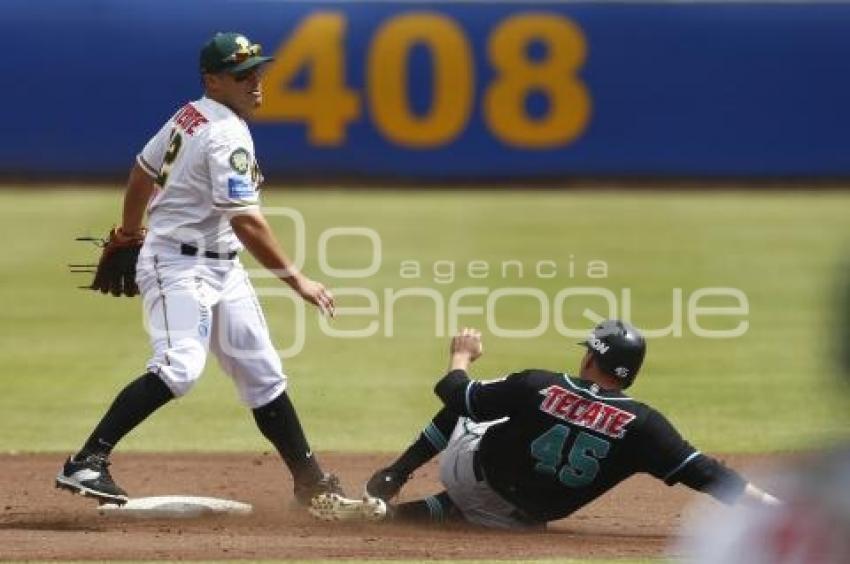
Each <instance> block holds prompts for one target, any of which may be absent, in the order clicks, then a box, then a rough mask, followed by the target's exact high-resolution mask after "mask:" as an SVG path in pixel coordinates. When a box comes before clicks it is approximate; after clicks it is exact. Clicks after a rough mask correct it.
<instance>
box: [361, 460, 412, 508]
mask: <svg viewBox="0 0 850 564" xmlns="http://www.w3.org/2000/svg"><path fill="white" fill-rule="evenodd" d="M409 479H410V475H405V474H402V473H401V472H396V471H395V470H392V469H390V468H382V469H381V470H378V471H377V472H375V473H374V474H373V475H372V477H371V478H369V481H368V482H366V495H368V496H370V497H377V498H380V499H382V500H384V501H389V500H390V499H392V498H394V497H395V496H397V495H398V492H399V491H400V490H401V487H402V486H403V485H404V484H405V483H406V482H407V481H408V480H409Z"/></svg>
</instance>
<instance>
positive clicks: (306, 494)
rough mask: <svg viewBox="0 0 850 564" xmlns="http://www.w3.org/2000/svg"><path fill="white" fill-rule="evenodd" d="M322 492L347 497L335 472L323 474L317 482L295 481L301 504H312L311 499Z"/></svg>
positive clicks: (297, 496)
mask: <svg viewBox="0 0 850 564" xmlns="http://www.w3.org/2000/svg"><path fill="white" fill-rule="evenodd" d="M320 494H337V495H341V496H343V497H345V492H344V491H342V486H341V485H340V483H339V478H337V477H336V475H334V474H323V475H322V477H321V478H320V479H319V480H317V481H315V482H309V483H298V482H295V499H296V500H298V503H299V504H301V505H305V506H307V505H310V501H311V500H312V499H313V498H314V497H316V496H317V495H320Z"/></svg>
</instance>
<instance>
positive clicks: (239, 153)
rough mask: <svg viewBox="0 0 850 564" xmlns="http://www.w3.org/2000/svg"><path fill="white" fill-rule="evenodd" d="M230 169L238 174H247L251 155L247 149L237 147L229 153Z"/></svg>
mask: <svg viewBox="0 0 850 564" xmlns="http://www.w3.org/2000/svg"><path fill="white" fill-rule="evenodd" d="M230 168H232V169H233V170H235V171H236V172H238V173H239V174H247V173H248V169H250V168H251V154H250V153H249V152H248V151H247V149H243V148H242V147H239V148H238V149H236V150H234V151H233V152H232V153H230Z"/></svg>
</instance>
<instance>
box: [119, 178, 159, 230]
mask: <svg viewBox="0 0 850 564" xmlns="http://www.w3.org/2000/svg"><path fill="white" fill-rule="evenodd" d="M155 191H156V185H155V184H154V179H153V178H152V177H151V176H150V175H148V173H147V172H145V170H144V169H143V168H142V167H140V166H139V164H138V163H135V164H134V165H133V168H132V169H130V179H129V180H128V181H127V189H126V190H125V191H124V213H123V216H122V221H121V229H120V230H119V234H120V235H126V236H128V237H133V236H136V235H139V234H140V233H142V228H143V226H144V220H145V210H146V209H147V206H148V202H150V199H151V196H153V194H154V192H155Z"/></svg>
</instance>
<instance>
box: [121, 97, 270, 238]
mask: <svg viewBox="0 0 850 564" xmlns="http://www.w3.org/2000/svg"><path fill="white" fill-rule="evenodd" d="M136 160H137V162H138V163H139V166H141V167H142V168H143V169H144V170H145V171H146V172H147V173H148V174H150V175H151V176H154V177H155V178H156V183H157V185H158V186H159V188H160V190H159V192H158V193H157V194H156V196H155V197H154V198H153V199H152V200H151V203H150V205H149V207H148V228H149V234H148V237H147V239H146V241H145V246H146V247H147V250H148V251H155V252H160V253H167V252H168V250H169V249H172V252H178V253H179V248H180V244H181V243H187V244H190V245H193V246H195V247H199V248H203V249H206V250H211V251H214V252H222V253H226V252H230V251H239V250H242V245H241V244H240V242H239V240H238V239H237V238H236V236H235V235H234V233H233V230H232V229H231V227H230V218H231V217H232V216H233V215H236V214H240V213H246V212H250V211H252V210H256V209H257V207H258V202H259V184H260V182H261V180H262V178H261V175H260V171H259V167H258V166H257V162H256V159H255V158H254V141H253V139H252V138H251V132H250V131H249V130H248V126H247V124H246V123H245V121H244V120H243V119H242V118H240V117H239V116H238V115H236V114H235V113H234V112H233V111H232V110H231V109H230V108H228V107H227V106H225V105H223V104H221V103H219V102H216V101H215V100H212V99H210V98H206V97H204V98H201V99H200V100H196V101H194V102H191V103H189V104H186V105H185V106H183V107H182V108H181V109H180V110H178V111H177V113H175V114H174V116H172V118H171V119H169V120H168V121H167V122H166V123H165V125H163V126H162V128H161V129H160V130H159V132H158V133H157V134H156V135H154V136H153V138H151V140H150V141H148V143H147V145H145V147H144V149H142V152H141V153H140V154H139V155H138V157H137V158H136Z"/></svg>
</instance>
